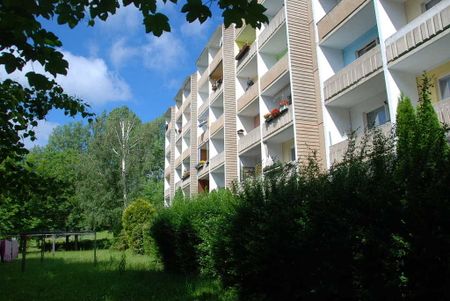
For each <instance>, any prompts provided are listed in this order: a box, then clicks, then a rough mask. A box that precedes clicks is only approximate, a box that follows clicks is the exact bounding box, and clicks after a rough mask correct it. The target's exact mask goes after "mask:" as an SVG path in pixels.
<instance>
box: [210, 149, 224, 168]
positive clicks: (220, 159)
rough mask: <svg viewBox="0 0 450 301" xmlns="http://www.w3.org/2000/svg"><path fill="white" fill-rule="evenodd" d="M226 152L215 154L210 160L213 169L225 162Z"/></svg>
mask: <svg viewBox="0 0 450 301" xmlns="http://www.w3.org/2000/svg"><path fill="white" fill-rule="evenodd" d="M224 153H225V152H221V153H219V154H217V155H215V156H214V157H213V158H212V159H211V160H210V162H209V168H210V169H211V170H213V169H215V168H216V167H219V166H220V165H222V164H223V163H224V160H225V155H224Z"/></svg>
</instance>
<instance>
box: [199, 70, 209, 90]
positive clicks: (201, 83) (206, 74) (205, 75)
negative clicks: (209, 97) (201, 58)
mask: <svg viewBox="0 0 450 301" xmlns="http://www.w3.org/2000/svg"><path fill="white" fill-rule="evenodd" d="M208 77H209V74H208V69H206V70H205V71H204V72H203V74H202V76H201V77H200V79H199V80H198V84H197V87H199V88H200V87H202V86H203V85H204V84H205V83H206V81H207V80H208Z"/></svg>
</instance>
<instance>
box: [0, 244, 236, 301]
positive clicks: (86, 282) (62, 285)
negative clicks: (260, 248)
mask: <svg viewBox="0 0 450 301" xmlns="http://www.w3.org/2000/svg"><path fill="white" fill-rule="evenodd" d="M122 254H123V253H122V252H119V251H111V250H99V251H97V260H98V264H97V266H94V263H93V262H94V258H93V251H71V252H64V251H60V252H56V254H55V256H54V257H53V256H52V255H51V253H48V252H47V253H46V254H45V258H44V261H43V262H42V263H41V261H40V254H39V253H30V254H27V260H26V271H25V272H24V273H21V271H20V260H16V261H14V262H12V263H4V264H0V299H1V300H11V301H12V300H27V301H28V300H46V301H51V300H64V301H69V300H127V301H128V300H164V301H166V300H167V301H171V300H180V301H188V300H208V301H214V300H223V301H225V300H228V301H231V300H234V297H233V296H231V294H230V293H225V292H224V291H223V290H221V289H220V286H219V284H218V282H217V281H214V280H209V279H202V278H198V277H192V276H183V275H176V274H170V273H166V272H164V271H162V269H161V265H160V264H158V263H157V262H155V260H154V259H153V258H152V257H151V256H148V255H145V256H144V255H134V254H132V253H129V252H126V253H125V258H126V259H125V265H124V264H123V263H124V261H123V260H122ZM124 266H125V268H123V267H124Z"/></svg>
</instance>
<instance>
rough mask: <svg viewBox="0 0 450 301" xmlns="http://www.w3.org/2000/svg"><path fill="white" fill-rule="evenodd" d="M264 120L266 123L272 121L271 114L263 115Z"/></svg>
mask: <svg viewBox="0 0 450 301" xmlns="http://www.w3.org/2000/svg"><path fill="white" fill-rule="evenodd" d="M264 119H265V120H266V122H270V121H271V120H272V119H273V116H272V114H271V113H270V112H269V113H267V114H264Z"/></svg>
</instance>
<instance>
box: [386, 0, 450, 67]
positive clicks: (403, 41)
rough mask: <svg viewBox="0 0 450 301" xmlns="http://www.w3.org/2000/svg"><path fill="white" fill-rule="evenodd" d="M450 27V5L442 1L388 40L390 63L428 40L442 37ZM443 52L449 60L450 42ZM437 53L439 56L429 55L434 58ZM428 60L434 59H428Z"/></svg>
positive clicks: (387, 50)
mask: <svg viewBox="0 0 450 301" xmlns="http://www.w3.org/2000/svg"><path fill="white" fill-rule="evenodd" d="M449 26H450V5H449V2H448V1H442V2H440V3H438V4H436V5H435V6H434V7H432V8H431V9H430V10H429V11H426V12H424V13H423V14H422V15H420V16H419V17H417V18H415V19H414V20H412V21H411V22H410V23H408V24H407V25H406V26H404V27H403V28H401V29H400V30H399V31H397V32H396V33H395V34H394V35H392V36H391V37H389V38H388V39H386V56H387V60H388V62H392V61H394V60H396V59H397V58H399V57H401V56H402V55H404V54H406V53H408V52H410V51H411V50H413V49H415V48H417V47H419V46H420V45H422V44H423V43H425V42H427V41H428V40H430V39H432V38H434V37H436V36H438V35H440V34H441V33H443V32H445V31H446V29H448V28H449ZM445 44H446V46H445ZM441 51H443V52H445V55H446V56H447V59H448V42H447V43H444V45H443V48H442V49H441ZM435 53H436V54H438V53H439V52H434V51H433V52H431V53H430V52H428V55H429V56H433V55H434V54H435ZM426 59H427V60H428V59H432V58H431V57H430V58H428V57H427V58H426Z"/></svg>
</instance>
